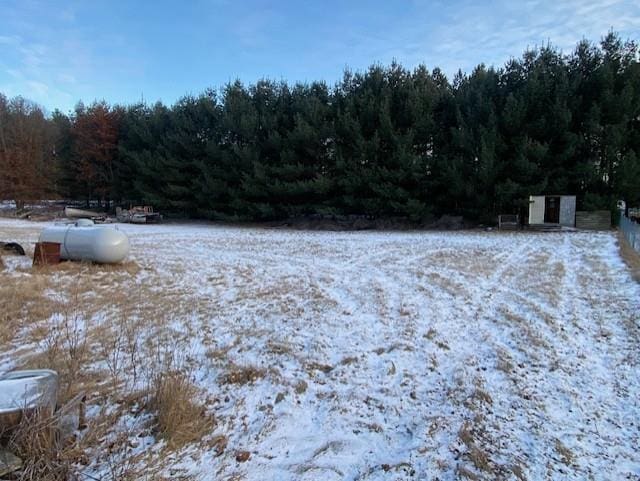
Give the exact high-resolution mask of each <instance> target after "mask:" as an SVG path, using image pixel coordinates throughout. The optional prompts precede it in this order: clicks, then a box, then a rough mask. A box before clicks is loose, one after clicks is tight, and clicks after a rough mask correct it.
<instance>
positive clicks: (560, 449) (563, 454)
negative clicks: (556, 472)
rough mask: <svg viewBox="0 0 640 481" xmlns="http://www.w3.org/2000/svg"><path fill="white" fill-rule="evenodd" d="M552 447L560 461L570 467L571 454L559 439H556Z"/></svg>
mask: <svg viewBox="0 0 640 481" xmlns="http://www.w3.org/2000/svg"><path fill="white" fill-rule="evenodd" d="M554 447H555V450H556V452H557V453H558V454H559V455H560V460H561V461H562V462H563V463H564V464H566V465H567V466H570V465H571V463H572V462H573V453H572V452H571V450H570V449H569V448H567V447H566V446H565V445H564V444H562V442H561V441H560V440H559V439H556V442H555V446H554Z"/></svg>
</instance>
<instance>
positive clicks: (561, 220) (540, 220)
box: [529, 195, 576, 227]
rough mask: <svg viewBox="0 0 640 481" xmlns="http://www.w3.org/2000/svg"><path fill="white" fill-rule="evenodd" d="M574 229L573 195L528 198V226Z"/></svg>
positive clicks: (574, 200)
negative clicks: (559, 226)
mask: <svg viewBox="0 0 640 481" xmlns="http://www.w3.org/2000/svg"><path fill="white" fill-rule="evenodd" d="M544 224H551V225H561V226H565V227H575V225H576V196H575V195H532V196H530V197H529V225H544Z"/></svg>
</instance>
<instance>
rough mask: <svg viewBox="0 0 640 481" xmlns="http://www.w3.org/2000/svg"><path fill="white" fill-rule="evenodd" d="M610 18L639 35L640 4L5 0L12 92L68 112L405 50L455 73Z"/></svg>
mask: <svg viewBox="0 0 640 481" xmlns="http://www.w3.org/2000/svg"><path fill="white" fill-rule="evenodd" d="M610 29H613V30H615V31H617V32H619V33H620V34H621V35H622V36H623V37H624V38H632V39H634V40H640V2H639V1H637V0H635V1H634V0H599V1H593V0H555V1H554V0H525V1H517V0H513V1H508V0H498V1H490V2H489V1H488V2H472V1H464V0H462V1H459V0H454V1H449V2H441V1H431V2H428V1H420V0H397V1H393V0H387V1H359V0H356V1H347V0H344V1H338V0H326V1H315V2H311V1H308V2H305V1H302V0H298V1H295V2H294V1H290V0H289V1H275V0H273V1H263V0H249V1H241V0H236V1H231V0H191V1H185V0H183V1H169V0H156V1H142V0H138V1H133V0H109V1H107V0H91V1H89V0H86V1H84V0H82V1H81V0H78V1H67V2H62V1H55V0H0V92H3V93H4V94H5V95H8V96H14V95H22V96H25V97H28V98H30V99H32V100H35V101H36V102H38V103H41V104H42V105H44V106H45V107H46V108H47V109H49V110H52V109H53V108H56V107H58V108H61V109H62V110H64V111H66V110H69V109H72V108H73V106H74V105H75V103H76V102H77V101H78V100H80V99H82V100H83V101H85V102H91V101H93V100H95V99H106V100H107V101H109V102H118V103H131V102H135V101H138V100H140V99H141V98H143V97H144V99H145V100H146V101H148V102H154V101H156V100H162V101H164V102H166V103H173V102H174V101H175V100H176V99H178V98H179V97H180V96H182V95H184V94H186V93H199V92H202V91H203V90H204V89H205V88H207V87H211V86H213V87H219V86H221V85H223V84H224V83H226V82H228V81H230V80H234V79H236V78H240V79H241V80H242V81H244V82H246V83H251V82H255V81H256V80H258V79H260V78H263V77H268V78H272V79H276V80H280V79H285V80H287V81H290V82H295V81H303V82H304V81H312V80H317V79H318V80H325V81H327V82H329V83H330V84H333V83H334V82H335V81H336V80H338V79H339V78H340V77H341V75H342V72H343V70H344V68H345V67H346V66H349V67H350V68H352V69H355V70H361V69H365V68H366V67H367V66H368V65H370V64H372V63H374V62H380V63H384V64H388V63H389V62H391V60H392V59H396V60H398V61H399V62H400V63H402V64H403V65H405V66H407V67H414V66H416V65H418V64H420V63H424V64H426V65H427V67H429V68H433V67H436V66H439V67H440V68H442V69H443V70H444V71H445V73H447V75H449V76H451V75H452V74H453V73H455V71H456V70H457V69H458V68H462V69H463V70H465V71H470V70H471V69H472V68H473V67H474V66H475V65H477V64H478V63H480V62H483V63H485V64H487V65H496V66H500V65H502V64H503V63H504V62H505V61H506V60H508V59H509V58H510V57H512V56H520V55H521V53H522V52H523V51H524V49H525V48H527V47H535V46H539V45H541V44H543V43H546V42H548V41H550V42H551V43H552V44H554V45H556V46H558V47H559V48H561V49H563V50H564V51H565V52H569V51H571V50H572V49H573V47H574V46H575V44H576V42H578V41H579V40H580V39H582V38H587V39H590V40H595V41H597V40H599V39H600V38H601V37H602V35H604V34H605V33H606V32H607V31H608V30H610Z"/></svg>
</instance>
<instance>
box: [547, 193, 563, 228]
mask: <svg viewBox="0 0 640 481" xmlns="http://www.w3.org/2000/svg"><path fill="white" fill-rule="evenodd" d="M544 223H545V224H559V223H560V197H551V196H547V197H545V199H544Z"/></svg>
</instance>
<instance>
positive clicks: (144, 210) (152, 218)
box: [116, 205, 162, 224]
mask: <svg viewBox="0 0 640 481" xmlns="http://www.w3.org/2000/svg"><path fill="white" fill-rule="evenodd" d="M116 218H117V219H118V222H129V223H132V224H153V223H157V222H160V221H162V215H161V214H160V213H159V212H154V210H153V207H151V206H150V205H144V206H139V205H138V206H133V207H130V208H129V209H122V208H121V207H116Z"/></svg>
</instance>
